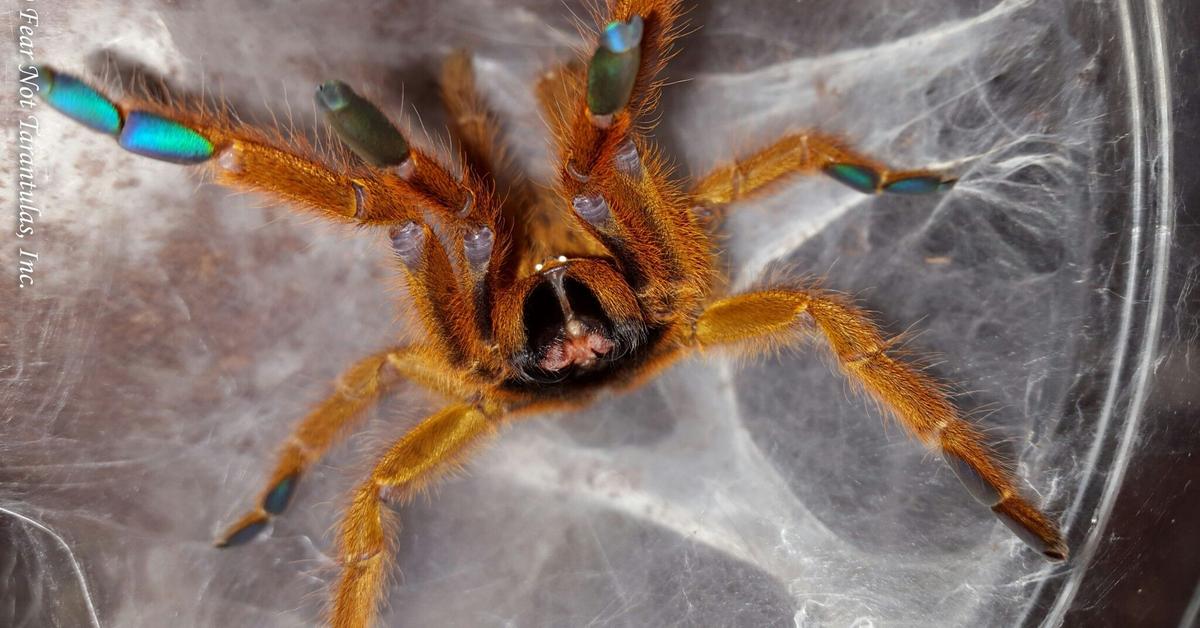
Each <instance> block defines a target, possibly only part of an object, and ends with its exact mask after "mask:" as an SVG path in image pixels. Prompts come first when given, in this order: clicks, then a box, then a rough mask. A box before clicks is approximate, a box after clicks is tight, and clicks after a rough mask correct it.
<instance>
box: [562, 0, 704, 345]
mask: <svg viewBox="0 0 1200 628" xmlns="http://www.w3.org/2000/svg"><path fill="white" fill-rule="evenodd" d="M679 14H680V7H679V2H678V1H676V0H628V1H625V0H622V1H619V2H616V3H615V5H614V6H613V9H612V16H611V18H612V21H610V22H608V23H607V25H606V26H604V28H603V31H602V33H601V36H600V41H599V44H598V46H597V48H596V51H595V53H594V54H593V56H592V57H591V59H590V61H589V63H588V66H587V77H586V80H584V79H583V77H582V76H581V74H579V73H575V72H564V73H561V76H559V77H558V78H556V79H552V80H550V81H546V82H544V84H543V87H542V90H541V91H542V93H543V94H544V95H542V96H541V99H542V100H543V101H545V100H547V99H548V98H551V97H556V96H557V97H563V98H569V99H570V100H569V101H568V102H571V103H574V104H571V105H564V111H565V114H566V116H567V118H566V119H565V120H560V121H558V122H552V123H551V127H552V129H553V130H554V131H555V132H556V134H557V135H558V146H559V158H560V169H559V177H558V179H559V186H558V187H559V193H560V194H561V195H562V196H563V197H564V198H565V199H567V200H568V201H569V202H570V205H571V208H572V209H573V210H574V211H573V217H574V221H575V223H576V224H577V225H578V226H580V227H581V228H582V229H584V230H586V231H587V233H588V234H589V235H591V236H592V237H593V238H595V239H596V240H598V241H599V242H601V243H603V245H604V246H605V247H606V248H607V249H608V250H609V252H610V253H611V254H612V255H613V256H614V257H616V258H617V259H618V260H619V263H620V265H621V270H622V272H623V273H624V275H625V277H626V280H627V281H628V283H629V284H630V285H631V286H632V287H633V288H634V290H635V291H636V292H637V294H638V296H639V298H640V299H641V301H642V303H643V305H644V309H645V310H646V312H647V314H649V316H650V318H651V319H652V320H654V321H655V322H658V323H670V322H671V321H673V320H675V319H677V318H678V316H679V314H680V312H691V311H692V310H694V309H695V306H696V304H698V303H699V301H700V299H701V298H702V297H701V295H703V294H704V293H705V292H706V291H707V289H708V282H709V279H710V278H709V277H708V271H709V269H710V268H711V259H710V256H711V251H710V250H709V248H708V246H707V240H706V239H705V236H704V234H703V233H702V231H701V229H700V226H699V224H698V223H697V222H696V221H695V220H694V219H693V217H692V215H691V213H690V211H689V205H688V198H687V196H686V195H685V194H683V193H682V192H681V191H680V190H679V189H678V188H677V186H676V185H675V184H674V183H672V182H671V181H670V180H669V179H668V177H667V175H666V168H665V166H664V165H663V163H662V159H661V158H660V157H659V155H658V153H657V151H655V150H654V147H653V146H652V144H651V143H650V142H649V141H647V140H645V139H644V138H642V137H640V136H639V134H638V133H637V132H636V130H635V127H636V124H637V121H638V119H639V118H640V117H641V116H644V115H645V114H646V113H647V112H648V111H649V110H650V109H652V108H653V106H654V104H655V102H656V101H657V98H658V93H659V89H660V86H661V80H660V79H659V78H658V73H659V72H660V70H661V69H662V68H663V66H664V64H665V63H666V60H667V58H669V57H670V56H671V54H672V50H671V43H672V41H673V40H674V39H675V38H676V37H677V36H678V34H679V30H680V25H679V24H678V18H679ZM543 107H544V108H546V109H551V107H547V106H546V105H543ZM550 113H551V114H553V113H554V112H553V111H551V112H550Z"/></svg>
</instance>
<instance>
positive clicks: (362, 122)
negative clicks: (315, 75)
mask: <svg viewBox="0 0 1200 628" xmlns="http://www.w3.org/2000/svg"><path fill="white" fill-rule="evenodd" d="M316 99H317V106H319V107H320V108H321V110H322V111H324V112H325V120H326V121H328V122H329V126H330V127H331V128H332V129H333V131H334V133H336V134H337V136H338V138H340V139H341V140H342V141H343V142H345V143H346V145H347V146H349V147H350V150H352V151H354V154H356V155H358V156H359V157H361V158H362V159H363V160H364V161H366V162H367V163H369V164H371V165H373V166H378V167H388V166H399V165H400V164H403V163H404V162H405V161H407V160H408V141H406V140H405V139H404V136H403V135H401V134H400V131H398V130H396V127H395V126H393V125H392V123H391V121H389V120H388V119H387V116H385V115H383V112H381V111H380V110H379V108H377V107H376V106H375V105H373V104H371V102H370V101H369V100H367V99H366V98H363V97H362V96H359V95H358V94H357V93H355V92H354V90H353V89H350V86H349V85H346V84H345V83H343V82H341V81H326V82H325V83H323V84H321V87H320V88H318V89H317V97H316Z"/></svg>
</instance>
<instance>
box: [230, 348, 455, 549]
mask: <svg viewBox="0 0 1200 628" xmlns="http://www.w3.org/2000/svg"><path fill="white" fill-rule="evenodd" d="M451 373H453V371H451V370H450V369H447V368H446V366H445V364H443V363H442V361H441V360H439V359H437V358H436V357H435V356H434V355H432V354H431V352H430V351H429V349H428V348H425V347H404V348H394V349H389V350H387V351H383V352H380V353H376V354H374V355H371V356H368V357H366V358H364V359H362V360H359V361H358V362H357V363H355V364H354V365H353V366H351V367H350V368H349V369H347V370H346V371H345V372H344V373H342V375H341V376H340V377H339V378H338V380H337V382H336V390H335V391H334V393H333V394H332V395H330V396H329V397H327V398H325V399H324V400H323V401H321V403H320V404H318V405H317V407H316V408H313V410H312V411H311V412H309V413H308V415H307V416H305V417H304V419H303V420H301V421H300V423H299V424H298V425H297V426H296V427H295V429H294V430H293V431H292V434H291V436H290V437H289V438H288V440H287V442H285V443H284V445H283V449H282V450H281V451H280V453H279V457H278V460H277V462H276V464H275V469H274V470H273V471H272V472H271V475H270V477H269V478H268V480H267V485H266V487H265V488H264V489H263V491H262V494H261V495H260V497H259V500H258V502H259V503H258V505H257V506H256V507H255V508H254V509H253V510H251V511H250V512H248V513H246V514H245V515H244V516H243V517H242V518H241V519H239V520H238V521H237V522H236V523H234V524H233V525H231V526H230V527H229V529H227V530H226V531H225V533H224V534H222V535H221V536H220V538H219V539H218V540H217V542H216V545H217V547H232V546H235V545H241V544H243V543H245V542H247V541H249V540H251V539H253V538H254V537H255V536H257V535H258V534H259V533H260V532H261V531H262V530H263V529H264V528H265V527H266V524H267V522H268V521H270V518H271V516H273V515H278V514H280V513H282V512H283V511H284V509H285V508H287V505H288V503H289V502H290V501H291V498H292V494H293V493H294V491H295V490H296V485H297V483H298V482H299V481H300V474H301V473H303V472H305V471H306V470H308V468H309V467H311V466H312V465H313V464H315V463H316V462H317V460H319V459H320V458H321V456H323V455H324V454H325V452H326V451H328V450H329V448H330V447H332V446H333V445H335V444H336V443H337V442H338V441H339V440H340V439H341V437H342V436H343V435H344V434H345V433H346V431H347V429H348V428H349V427H350V426H352V425H353V424H354V423H355V422H357V420H358V419H359V418H360V417H361V416H362V415H363V413H364V411H365V410H366V409H367V408H369V407H371V406H372V405H374V404H375V402H376V401H377V400H378V399H379V397H380V396H381V395H382V394H384V393H385V392H386V391H387V390H388V389H389V388H391V387H392V386H394V385H395V384H396V383H397V382H399V381H400V380H401V379H407V380H409V381H412V382H415V383H417V384H420V385H422V386H424V387H425V388H428V389H430V390H435V391H439V392H444V393H446V394H449V395H453V396H464V395H467V394H469V393H468V391H467V390H466V389H465V388H464V387H463V384H462V382H461V381H459V380H458V379H457V378H455V377H454V376H453V375H451Z"/></svg>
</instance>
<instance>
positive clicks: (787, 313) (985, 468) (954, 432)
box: [694, 290, 1067, 560]
mask: <svg viewBox="0 0 1200 628" xmlns="http://www.w3.org/2000/svg"><path fill="white" fill-rule="evenodd" d="M804 314H807V315H808V316H809V317H811V319H812V321H813V322H814V323H815V324H816V327H817V328H818V329H819V330H820V331H821V332H822V334H823V335H824V336H825V338H826V339H827V340H828V342H829V345H830V347H831V348H832V349H833V354H834V355H835V356H836V357H837V360H838V363H839V364H840V366H841V369H842V371H843V372H844V373H845V374H846V375H847V377H849V378H850V379H851V380H852V381H854V382H856V383H857V384H859V385H861V386H862V387H863V388H864V389H865V390H866V391H867V392H869V393H870V394H871V395H872V396H873V397H874V398H875V399H877V400H878V401H879V402H880V403H881V404H882V405H883V406H884V407H885V408H887V409H888V410H890V411H891V413H892V414H893V415H895V416H896V417H897V418H898V419H899V420H900V422H901V423H902V424H903V425H904V426H905V427H906V428H907V429H908V430H909V431H910V432H912V434H913V435H914V436H916V437H917V438H918V439H920V440H921V441H922V442H924V443H925V444H927V445H929V446H930V447H933V448H935V449H936V450H938V451H939V452H941V454H942V457H943V458H944V459H945V461H946V463H947V464H948V465H949V466H950V469H951V470H953V471H954V474H955V475H956V476H957V477H958V479H959V480H960V481H961V482H962V484H963V486H964V487H965V488H966V489H967V491H968V492H969V493H970V494H971V496H972V497H974V498H975V499H976V500H977V501H979V502H980V503H982V504H984V505H985V506H988V507H990V508H991V509H992V512H993V513H995V515H996V517H997V518H999V519H1000V521H1001V522H1003V523H1004V524H1005V525H1006V526H1007V527H1008V528H1009V529H1010V530H1012V531H1013V532H1014V533H1015V534H1016V535H1017V536H1018V537H1019V538H1020V539H1021V540H1022V541H1024V542H1025V543H1026V544H1028V545H1029V546H1030V547H1032V548H1034V549H1035V550H1037V551H1038V552H1040V553H1041V554H1042V555H1043V556H1045V557H1046V558H1049V559H1051V560H1065V559H1066V557H1067V546H1066V544H1065V542H1064V541H1063V539H1062V535H1061V534H1060V533H1059V531H1058V528H1057V526H1056V525H1055V524H1054V523H1053V522H1052V521H1050V519H1049V518H1047V517H1046V515H1044V514H1042V512H1041V511H1040V510H1038V508H1037V507H1036V506H1034V505H1033V504H1032V503H1030V502H1029V501H1027V500H1026V499H1025V498H1024V497H1022V496H1021V494H1020V491H1019V489H1018V488H1017V484H1016V478H1015V477H1014V476H1013V474H1012V473H1011V472H1010V471H1009V470H1008V469H1006V468H1005V467H1004V466H1003V465H1002V464H1000V463H999V462H997V461H996V460H995V458H994V456H993V455H992V453H991V452H990V451H989V449H988V447H987V445H986V444H985V442H984V439H983V436H982V435H981V434H980V432H979V430H977V429H976V428H975V427H974V426H973V425H971V424H970V423H969V422H967V421H966V420H964V419H962V418H961V417H960V416H959V415H958V412H957V410H955V408H954V406H953V404H951V402H950V400H949V398H947V396H946V393H945V392H944V390H943V387H942V386H941V385H940V384H938V383H937V382H936V381H934V380H933V379H932V378H930V377H929V376H927V375H925V374H924V373H922V372H921V371H919V370H917V369H914V368H912V367H911V366H908V365H905V364H904V363H903V362H901V361H899V360H897V359H896V358H894V357H892V356H891V355H889V353H888V348H889V342H888V341H887V340H885V339H884V337H883V335H882V334H881V333H880V331H879V329H878V328H877V327H876V326H875V325H874V324H873V323H871V321H870V319H869V318H868V317H867V315H866V314H865V313H863V312H862V311H861V310H859V309H858V308H856V307H854V306H852V305H847V304H845V303H842V302H841V301H840V300H839V299H837V298H834V297H831V296H829V295H826V294H823V293H819V292H816V291H803V290H768V291H765V292H757V293H751V294H745V295H740V296H734V297H730V298H726V299H722V300H720V301H717V302H715V303H713V304H712V305H710V306H709V307H708V309H707V310H705V312H704V313H703V314H702V315H701V316H700V317H699V318H698V319H697V320H696V323H695V328H694V329H695V342H696V344H698V345H699V346H701V347H707V346H713V345H724V344H740V345H742V346H748V347H755V348H765V347H771V346H780V345H784V344H790V343H793V342H795V341H796V339H797V338H798V336H799V335H800V332H801V331H802V330H803V325H802V321H801V316H802V315H804Z"/></svg>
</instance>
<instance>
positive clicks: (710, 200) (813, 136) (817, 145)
mask: <svg viewBox="0 0 1200 628" xmlns="http://www.w3.org/2000/svg"><path fill="white" fill-rule="evenodd" d="M814 172H824V173H825V174H827V175H829V176H831V177H833V178H834V179H837V180H838V181H840V182H841V183H844V184H846V185H848V186H850V187H852V188H854V189H855V190H858V191H859V192H863V193H865V194H876V193H879V192H889V193H893V194H926V193H932V192H941V191H944V190H947V189H949V188H950V187H952V186H953V185H954V183H955V179H954V178H953V177H949V176H946V175H945V174H942V173H939V172H935V171H932V170H922V169H918V170H891V169H889V168H887V167H886V166H884V165H883V164H881V163H880V162H878V161H876V160H874V159H871V158H870V157H867V156H865V155H863V154H861V153H858V152H856V151H854V150H852V149H850V148H848V147H847V146H846V145H845V143H844V142H842V141H840V140H838V139H837V138H835V137H833V136H830V135H825V134H822V133H819V132H816V131H801V132H799V133H790V134H788V135H785V136H783V137H782V138H780V139H779V140H777V141H775V143H773V144H771V145H770V146H768V147H766V148H764V149H762V150H759V151H757V152H755V153H753V154H751V155H749V156H747V157H743V158H741V159H737V160H735V161H733V162H731V163H729V164H726V165H724V166H719V167H717V168H716V169H714V170H713V171H712V172H710V173H708V174H707V175H704V176H703V177H701V178H700V179H699V180H698V181H697V182H696V185H695V188H694V189H693V190H692V196H693V198H695V199H696V200H697V201H698V202H700V203H702V204H704V205H706V206H708V207H709V208H712V209H716V210H719V209H720V208H723V207H724V206H725V205H728V204H730V203H733V202H736V201H739V200H743V199H746V198H750V197H753V196H756V195H758V194H762V193H765V192H768V191H769V190H770V188H771V187H772V186H773V185H774V184H775V183H778V182H782V181H785V180H787V179H789V178H791V177H793V176H796V175H799V174H808V173H814Z"/></svg>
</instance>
